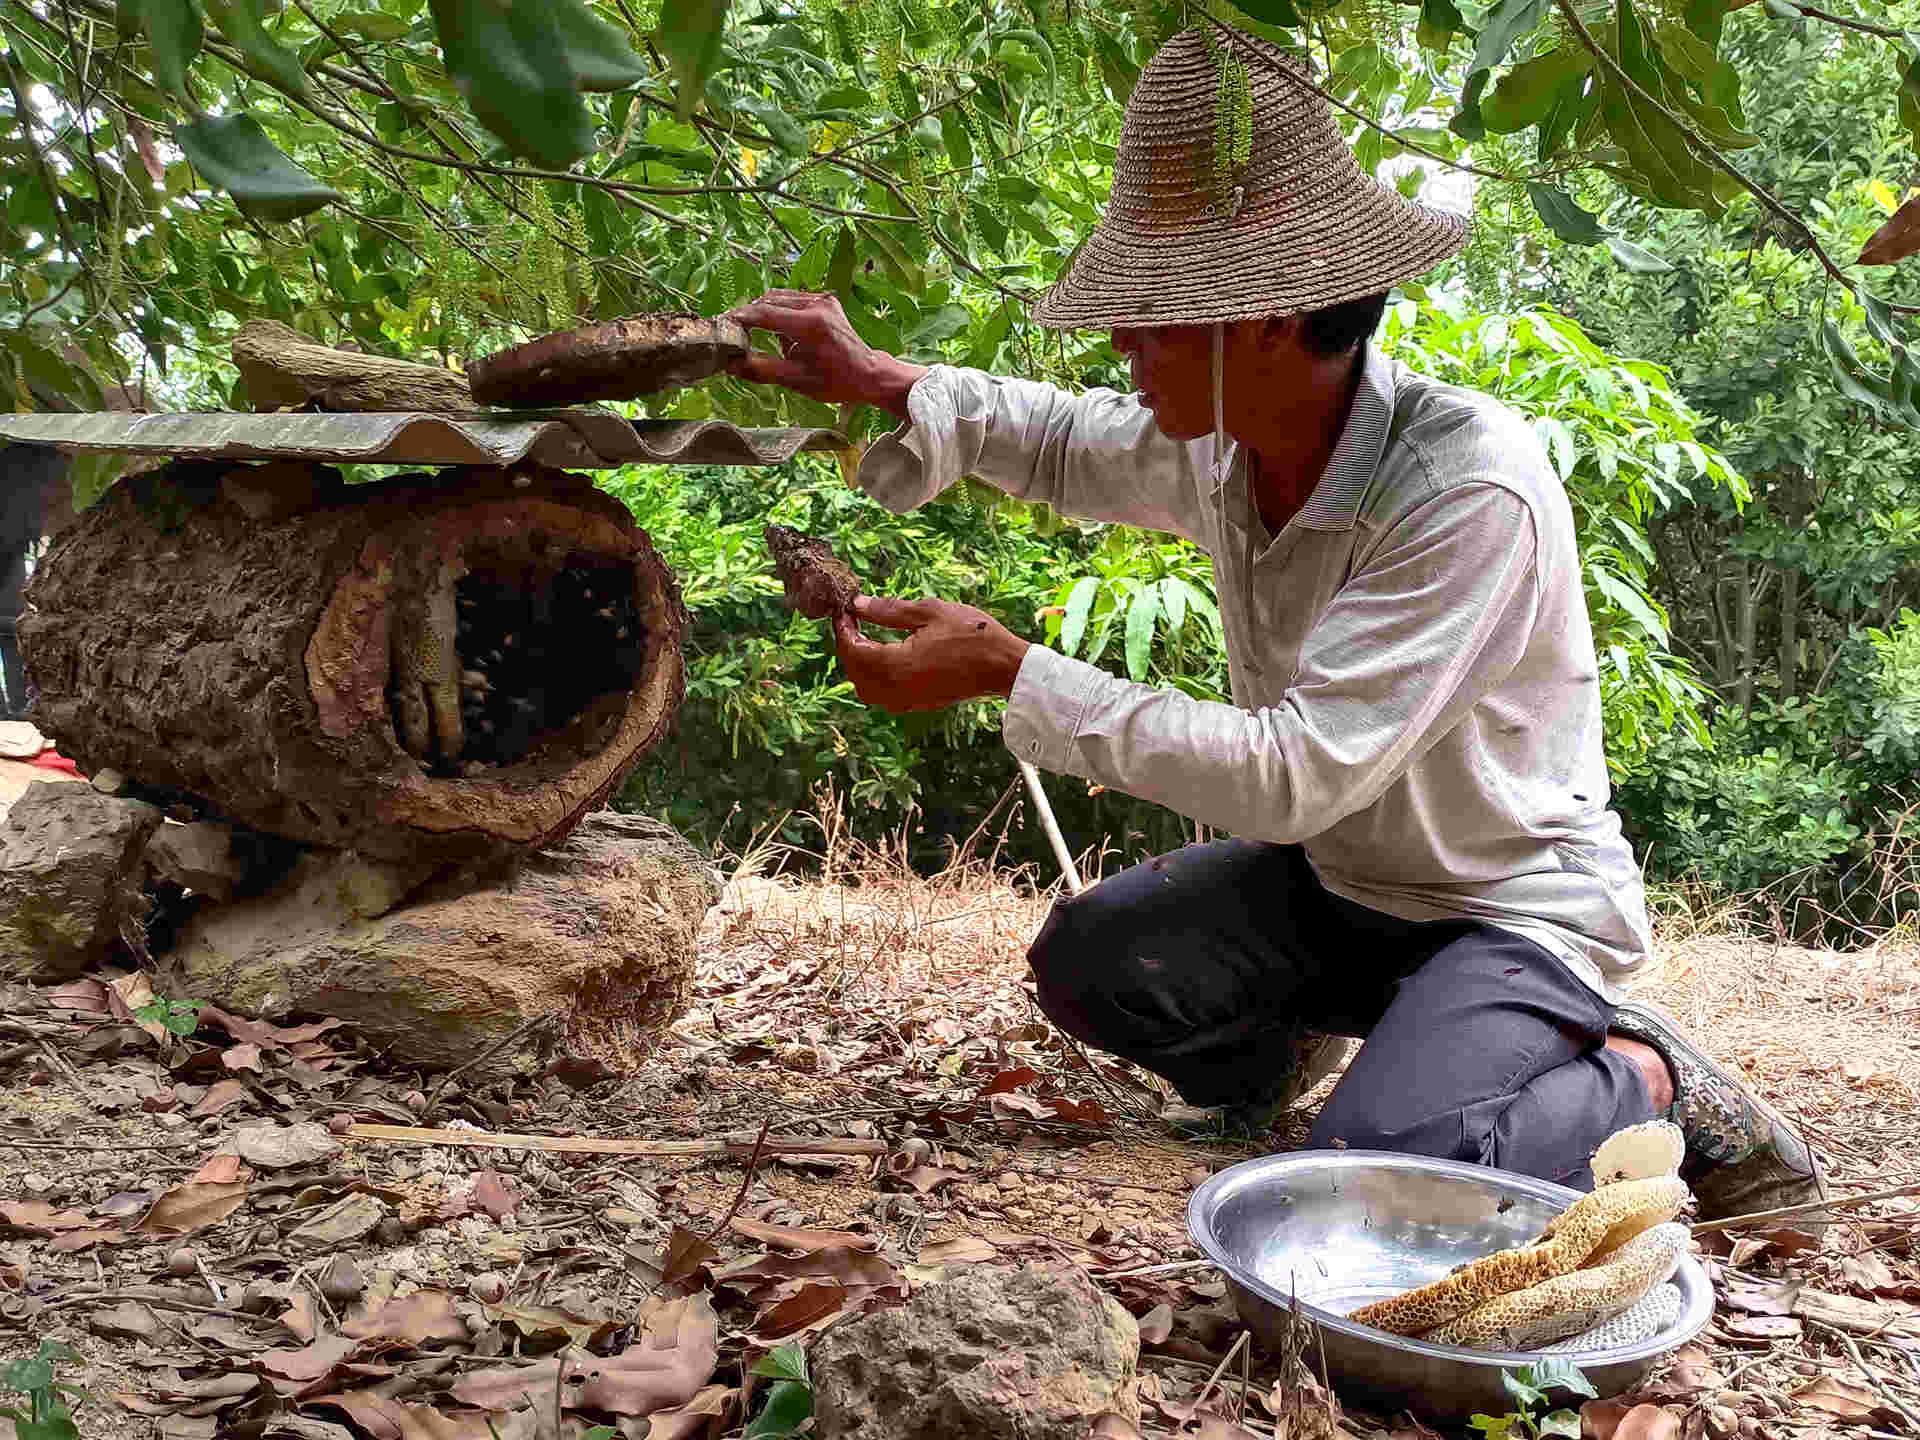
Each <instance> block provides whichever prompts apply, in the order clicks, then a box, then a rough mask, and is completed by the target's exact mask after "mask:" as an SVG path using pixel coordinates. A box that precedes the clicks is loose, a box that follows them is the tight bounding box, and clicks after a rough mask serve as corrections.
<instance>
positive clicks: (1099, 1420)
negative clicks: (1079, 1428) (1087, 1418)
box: [1087, 1410, 1145, 1440]
mask: <svg viewBox="0 0 1920 1440" xmlns="http://www.w3.org/2000/svg"><path fill="white" fill-rule="evenodd" d="M1087 1440H1145V1437H1144V1436H1142V1435H1141V1433H1140V1431H1139V1430H1138V1429H1137V1428H1135V1426H1134V1424H1133V1422H1132V1421H1130V1420H1128V1419H1126V1418H1125V1417H1124V1416H1121V1415H1116V1414H1114V1413H1113V1412H1112V1411H1111V1410H1109V1411H1108V1412H1107V1413H1106V1414H1104V1415H1096V1416H1094V1417H1093V1428H1092V1429H1091V1430H1089V1431H1087Z"/></svg>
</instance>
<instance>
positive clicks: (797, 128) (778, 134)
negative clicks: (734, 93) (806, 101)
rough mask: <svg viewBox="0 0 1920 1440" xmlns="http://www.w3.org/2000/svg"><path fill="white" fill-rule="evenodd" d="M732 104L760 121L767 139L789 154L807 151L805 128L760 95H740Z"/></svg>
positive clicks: (800, 153)
mask: <svg viewBox="0 0 1920 1440" xmlns="http://www.w3.org/2000/svg"><path fill="white" fill-rule="evenodd" d="M733 103H734V105H735V106H736V107H738V108H739V109H741V110H744V111H746V112H747V114H749V115H751V116H753V118H754V119H756V120H758V121H759V122H760V128H761V129H763V130H765V131H766V132H767V136H768V138H769V139H771V140H772V141H773V143H774V144H775V145H777V146H779V147H780V149H781V150H783V151H784V152H786V153H787V154H789V155H805V154H807V153H808V149H809V146H808V144H807V130H806V127H805V126H804V125H802V124H801V123H800V122H799V121H798V120H795V119H794V118H793V117H792V116H791V115H789V114H787V112H786V111H784V110H782V109H781V108H780V107H779V106H778V105H777V104H775V103H774V102H773V101H771V100H768V99H767V98H765V97H764V96H761V95H742V96H739V97H738V98H737V99H735V100H734V102H733Z"/></svg>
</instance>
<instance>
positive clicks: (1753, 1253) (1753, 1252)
mask: <svg viewBox="0 0 1920 1440" xmlns="http://www.w3.org/2000/svg"><path fill="white" fill-rule="evenodd" d="M1715 1233H1716V1234H1717V1233H1718V1232H1715ZM1771 1243H1772V1242H1771V1241H1768V1240H1761V1239H1757V1238H1755V1237H1754V1236H1752V1235H1742V1236H1741V1237H1740V1238H1739V1239H1738V1240H1736V1241H1734V1242H1733V1248H1732V1249H1731V1250H1729V1251H1728V1252H1727V1263H1728V1264H1729V1265H1731V1266H1732V1267H1733V1268H1734V1269H1736V1270H1744V1269H1746V1268H1747V1266H1749V1265H1751V1264H1752V1263H1753V1262H1754V1261H1756V1260H1758V1259H1759V1258H1760V1257H1761V1256H1762V1255H1764V1254H1766V1253H1767V1247H1768V1246H1769V1245H1770V1244H1771Z"/></svg>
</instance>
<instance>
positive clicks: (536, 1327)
mask: <svg viewBox="0 0 1920 1440" xmlns="http://www.w3.org/2000/svg"><path fill="white" fill-rule="evenodd" d="M486 1315H487V1319H489V1320H492V1321H494V1322H495V1323H496V1324H501V1325H511V1326H513V1328H514V1329H516V1330H518V1331H519V1332H520V1333H521V1334H522V1335H525V1336H526V1337H527V1338H528V1339H530V1340H531V1339H536V1338H538V1337H540V1336H542V1335H564V1336H566V1337H567V1338H568V1339H569V1340H571V1341H573V1343H574V1344H576V1345H585V1344H586V1343H587V1342H588V1341H590V1340H592V1339H594V1337H596V1336H598V1335H603V1334H605V1333H607V1332H609V1331H611V1330H613V1329H614V1328H615V1324H614V1322H613V1321H611V1320H595V1319H593V1318H591V1317H589V1316H585V1315H575V1314H572V1313H570V1312H569V1311H566V1310H556V1309H554V1308H553V1307H552V1306H550V1305H489V1306H487V1307H486Z"/></svg>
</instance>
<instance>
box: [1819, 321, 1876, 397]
mask: <svg viewBox="0 0 1920 1440" xmlns="http://www.w3.org/2000/svg"><path fill="white" fill-rule="evenodd" d="M1820 335H1821V340H1822V343H1823V348H1824V349H1825V351H1826V355H1827V365H1828V368H1829V369H1831V370H1832V372H1833V377H1834V379H1835V380H1837V381H1838V382H1839V384H1840V391H1841V393H1842V394H1844V395H1845V396H1846V397H1847V398H1848V399H1849V400H1853V401H1855V402H1857V403H1858V404H1861V405H1864V406H1866V407H1867V408H1868V409H1869V410H1871V411H1872V412H1873V413H1874V414H1876V415H1884V414H1885V413H1886V411H1887V406H1888V405H1889V404H1890V403H1891V402H1892V400H1893V387H1892V386H1891V385H1890V384H1889V383H1888V382H1887V380H1886V379H1885V377H1883V376H1880V375H1876V374H1874V373H1873V371H1871V370H1869V369H1867V368H1866V366H1864V365H1862V364H1861V363H1860V357H1859V356H1858V355H1857V354H1855V353H1854V349H1853V346H1852V345H1850V344H1848V343H1847V337H1846V336H1844V335H1842V334H1841V333H1840V327H1839V326H1838V325H1836V324H1834V323H1833V321H1831V320H1829V321H1827V322H1826V323H1825V324H1824V325H1823V326H1822V327H1821V331H1820Z"/></svg>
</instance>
